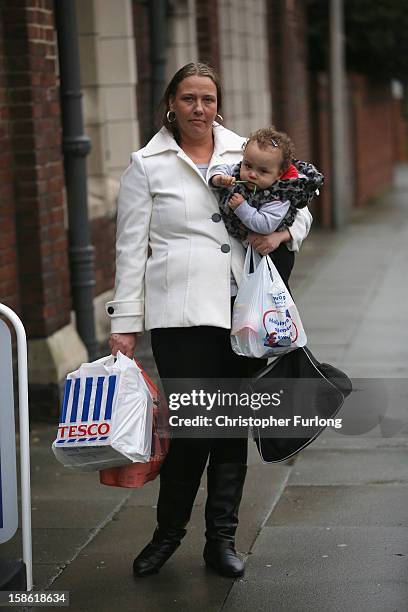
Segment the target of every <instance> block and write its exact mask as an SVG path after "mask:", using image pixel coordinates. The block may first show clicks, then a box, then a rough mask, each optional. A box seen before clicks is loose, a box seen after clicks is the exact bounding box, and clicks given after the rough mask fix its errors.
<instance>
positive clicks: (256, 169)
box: [240, 142, 282, 191]
mask: <svg viewBox="0 0 408 612" xmlns="http://www.w3.org/2000/svg"><path fill="white" fill-rule="evenodd" d="M281 164H282V151H281V150H280V149H279V148H278V147H272V146H270V147H269V146H268V147H267V148H266V149H260V148H259V147H258V145H257V143H256V142H250V143H249V144H248V145H247V147H246V149H245V151H244V157H243V160H242V164H241V172H240V179H241V181H248V182H247V183H246V187H247V188H248V189H249V190H250V191H253V189H254V187H255V186H256V187H257V189H266V187H270V186H271V185H272V183H274V182H275V181H276V180H277V179H278V178H279V177H280V175H281V174H282V172H281Z"/></svg>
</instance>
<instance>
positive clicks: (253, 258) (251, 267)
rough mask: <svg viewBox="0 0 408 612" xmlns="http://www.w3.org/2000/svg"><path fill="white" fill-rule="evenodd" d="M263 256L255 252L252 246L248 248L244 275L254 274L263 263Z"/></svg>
mask: <svg viewBox="0 0 408 612" xmlns="http://www.w3.org/2000/svg"><path fill="white" fill-rule="evenodd" d="M261 259H262V256H261V255H260V254H259V253H258V252H257V251H255V249H254V248H253V246H252V244H250V245H249V246H248V248H247V252H246V256H245V263H244V274H246V275H249V274H253V273H254V272H255V270H256V269H257V267H258V266H259V264H260V262H261Z"/></svg>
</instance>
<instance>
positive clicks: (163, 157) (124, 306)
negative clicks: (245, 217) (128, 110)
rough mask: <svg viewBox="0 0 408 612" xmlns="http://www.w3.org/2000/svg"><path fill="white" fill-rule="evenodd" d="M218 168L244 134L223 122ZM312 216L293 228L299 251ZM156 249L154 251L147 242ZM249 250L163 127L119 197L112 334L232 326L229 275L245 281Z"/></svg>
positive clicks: (234, 158) (302, 215)
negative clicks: (231, 232)
mask: <svg viewBox="0 0 408 612" xmlns="http://www.w3.org/2000/svg"><path fill="white" fill-rule="evenodd" d="M213 133H214V152H213V155H212V157H211V161H210V164H209V169H208V172H207V176H208V174H209V172H210V171H211V168H212V167H213V166H215V165H219V164H234V163H237V162H238V161H240V159H241V158H242V143H243V142H244V139H243V138H241V137H240V136H238V135H237V134H235V133H234V132H231V131H230V130H227V129H225V128H224V127H222V126H219V125H216V126H215V127H214V129H213ZM311 220H312V216H311V214H310V212H309V211H308V210H307V209H301V210H300V211H299V214H298V215H297V216H296V220H295V223H294V224H293V226H292V227H291V228H290V233H291V235H292V243H291V244H290V243H288V248H290V249H291V250H294V251H297V250H299V246H300V244H301V242H302V240H303V239H304V238H305V237H306V236H307V234H308V232H309V228H310V224H311ZM148 247H150V249H149V248H148ZM244 258H245V250H244V247H243V246H242V245H241V243H240V242H239V241H238V240H236V239H235V238H232V237H231V236H229V235H228V233H227V230H226V229H225V226H224V223H223V222H222V221H221V218H220V215H219V214H218V204H217V200H216V198H215V196H214V195H213V194H212V192H211V189H210V188H209V187H208V184H207V182H206V181H205V180H204V178H203V176H202V175H201V174H200V171H199V170H198V168H197V167H196V166H195V164H194V163H193V162H192V161H191V159H190V158H189V157H188V156H187V155H186V154H185V153H184V151H183V150H182V149H181V148H180V147H179V146H178V144H177V143H176V141H175V140H174V138H173V136H172V134H171V133H170V132H169V131H168V130H167V129H166V128H164V127H163V128H162V129H161V130H160V131H159V132H158V133H157V134H156V135H155V136H154V137H153V138H152V140H150V142H149V143H148V144H147V145H146V146H145V147H144V148H143V149H140V150H139V151H137V152H136V153H132V156H131V164H130V166H129V167H128V168H127V169H126V170H125V172H124V174H123V175H122V179H121V186H120V191H119V197H118V218H117V239H116V283H115V297H114V300H113V301H111V302H108V303H107V304H106V310H107V313H108V315H109V316H110V317H111V323H112V333H120V332H139V331H143V330H144V329H146V330H148V329H153V328H161V327H190V326H196V325H211V326H215V327H224V328H230V327H231V305H230V274H231V270H232V272H233V274H234V277H235V279H236V282H237V284H238V285H239V283H240V281H241V277H242V269H243V264H244Z"/></svg>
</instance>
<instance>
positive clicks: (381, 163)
mask: <svg viewBox="0 0 408 612" xmlns="http://www.w3.org/2000/svg"><path fill="white" fill-rule="evenodd" d="M349 81H350V84H351V91H352V116H353V137H354V155H353V159H354V169H355V173H354V174H355V178H356V182H355V206H362V205H363V204H364V203H365V202H366V201H367V200H368V199H369V198H372V197H374V196H376V195H379V194H380V193H381V192H382V191H384V189H386V188H387V187H388V186H389V185H391V183H392V179H393V167H394V163H395V150H394V138H393V99H392V96H391V88H390V85H389V84H388V83H387V84H383V85H381V84H374V83H370V82H369V81H368V80H367V78H365V77H363V76H361V75H350V76H349Z"/></svg>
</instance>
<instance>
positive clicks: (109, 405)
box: [105, 376, 116, 420]
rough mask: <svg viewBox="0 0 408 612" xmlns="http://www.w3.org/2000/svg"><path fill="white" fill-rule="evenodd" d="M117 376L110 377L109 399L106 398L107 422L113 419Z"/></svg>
mask: <svg viewBox="0 0 408 612" xmlns="http://www.w3.org/2000/svg"><path fill="white" fill-rule="evenodd" d="M115 387H116V376H109V386H108V397H107V398H106V409H105V420H108V419H111V418H112V404H113V396H114V394H115Z"/></svg>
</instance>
